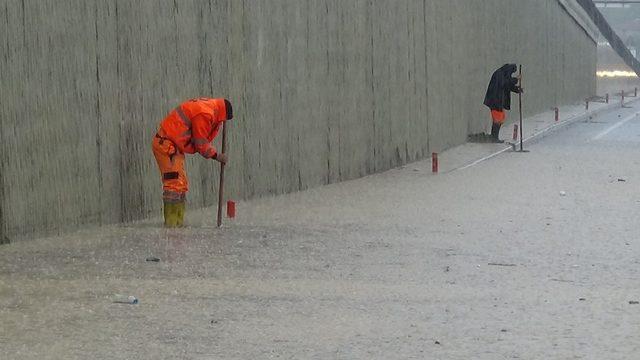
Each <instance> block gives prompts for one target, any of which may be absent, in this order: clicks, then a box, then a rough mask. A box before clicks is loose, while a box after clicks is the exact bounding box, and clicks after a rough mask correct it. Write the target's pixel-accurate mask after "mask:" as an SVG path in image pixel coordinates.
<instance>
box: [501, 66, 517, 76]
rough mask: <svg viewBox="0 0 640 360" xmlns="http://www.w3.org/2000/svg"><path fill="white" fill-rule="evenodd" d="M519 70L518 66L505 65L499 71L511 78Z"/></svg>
mask: <svg viewBox="0 0 640 360" xmlns="http://www.w3.org/2000/svg"><path fill="white" fill-rule="evenodd" d="M517 70H518V66H517V65H516V64H504V65H502V67H501V68H500V69H498V71H501V72H502V73H503V74H504V76H510V75H511V74H513V73H514V72H516V71H517Z"/></svg>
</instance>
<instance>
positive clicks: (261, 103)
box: [0, 0, 596, 238]
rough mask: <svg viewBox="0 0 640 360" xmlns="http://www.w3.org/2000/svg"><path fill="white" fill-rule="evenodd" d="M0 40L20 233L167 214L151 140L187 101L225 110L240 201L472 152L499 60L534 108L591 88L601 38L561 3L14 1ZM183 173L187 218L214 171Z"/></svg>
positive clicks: (2, 177)
mask: <svg viewBox="0 0 640 360" xmlns="http://www.w3.org/2000/svg"><path fill="white" fill-rule="evenodd" d="M566 2H567V1H566V0H563V3H566ZM0 41H2V43H0V46H2V49H3V50H2V56H0V121H1V123H0V125H1V127H0V129H1V130H0V136H1V143H0V146H1V147H2V153H1V157H2V158H1V161H0V185H2V186H1V188H2V192H1V195H0V203H1V206H0V221H1V222H2V229H3V231H4V232H5V234H8V235H9V236H10V237H13V238H15V237H19V236H21V235H26V234H31V233H34V232H48V231H63V230H67V229H72V228H75V227H77V226H80V225H84V224H105V223H116V222H122V221H130V220H134V219H139V218H143V217H146V216H149V215H150V214H154V215H159V214H160V209H161V198H160V194H161V188H160V186H161V184H160V180H159V175H158V174H157V169H156V165H155V162H154V159H153V155H152V153H151V151H150V142H151V139H152V137H153V135H154V133H155V131H156V129H157V124H158V122H159V121H160V120H161V119H162V118H163V116H164V115H165V114H166V113H167V112H168V111H169V110H170V109H172V108H173V107H174V106H175V105H176V104H177V103H178V102H179V101H180V100H182V99H186V98H190V97H197V96H216V97H218V96H224V97H228V98H230V99H231V100H232V102H233V103H234V104H235V108H236V111H235V112H236V114H237V121H235V122H234V123H233V124H232V125H231V126H230V128H229V135H230V149H231V154H230V155H231V159H232V165H231V166H230V167H229V172H228V191H229V195H230V196H231V197H233V198H236V199H238V198H249V197H256V196H263V195H269V194H278V193H284V192H291V191H297V190H300V189H306V188H309V187H313V186H318V185H322V184H327V183H332V182H337V181H342V180H347V179H352V178H356V177H360V176H363V175H366V174H370V173H374V172H379V171H383V170H386V169H389V168H392V167H395V166H398V165H401V164H404V163H407V162H411V161H415V160H418V159H421V158H424V157H425V156H427V155H428V154H430V152H432V151H441V150H443V149H446V148H448V147H451V146H454V145H456V144H460V143H462V142H464V141H465V139H466V136H467V134H469V133H473V132H479V131H482V130H484V129H486V128H487V127H488V126H489V122H490V120H489V117H488V111H487V109H486V108H484V107H483V105H482V100H483V96H484V91H485V89H486V85H487V82H488V80H489V77H490V75H491V73H492V71H493V70H494V69H495V68H497V67H499V66H501V65H502V64H503V63H505V62H517V63H522V64H524V71H525V83H524V85H525V87H526V91H527V93H526V98H525V99H526V102H525V106H526V107H525V113H526V114H533V113H536V112H539V111H543V110H547V109H548V108H550V107H552V106H555V105H556V104H566V103H571V102H575V101H580V100H581V99H583V98H584V97H586V96H588V95H591V94H593V93H594V92H595V74H594V73H595V68H596V46H595V43H594V41H593V40H592V38H591V37H590V36H589V35H588V34H587V32H586V31H585V29H584V28H583V27H581V26H580V25H579V23H578V22H577V21H576V20H575V19H574V18H572V17H571V16H570V15H569V14H568V12H567V11H565V9H564V7H563V5H561V4H560V3H559V1H558V0H527V1H513V0H482V1H480V0H471V1H469V0H437V1H436V0H430V1H427V0H406V1H405V0H401V1H391V0H388V1H382V0H375V1H374V0H306V1H304V0H271V1H267V0H262V1H259V0H245V1H235V0H210V1H206V0H184V1H154V0H144V1H143V0H104V1H95V2H93V1H83V0H57V1H53V0H24V1H17V0H8V1H6V2H5V3H4V5H3V6H0ZM514 115H515V114H514ZM187 171H188V173H189V176H190V180H191V191H190V194H189V201H190V206H191V207H199V206H204V205H210V204H212V203H214V202H215V198H216V191H215V188H216V179H217V176H218V173H217V165H216V164H215V163H214V162H211V161H205V160H203V159H202V158H199V157H192V158H191V159H190V160H189V161H188V168H187Z"/></svg>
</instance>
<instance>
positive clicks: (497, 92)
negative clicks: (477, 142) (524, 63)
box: [484, 64, 522, 143]
mask: <svg viewBox="0 0 640 360" xmlns="http://www.w3.org/2000/svg"><path fill="white" fill-rule="evenodd" d="M517 68H518V67H517V66H516V64H504V65H503V66H502V67H501V68H500V69H498V70H496V71H495V72H494V73H493V75H492V76H491V81H490V82H489V87H488V88H487V94H486V95H485V97H484V104H485V105H486V106H487V107H488V108H489V109H491V119H492V120H493V121H492V126H491V141H493V142H496V143H500V142H503V141H501V140H500V138H499V137H498V135H499V133H500V127H501V126H502V124H504V121H505V120H506V119H507V113H506V112H505V110H511V92H514V93H516V94H519V93H521V92H522V88H520V87H519V86H518V80H519V77H513V76H512V75H513V73H514V72H516V70H517Z"/></svg>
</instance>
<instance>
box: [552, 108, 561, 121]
mask: <svg viewBox="0 0 640 360" xmlns="http://www.w3.org/2000/svg"><path fill="white" fill-rule="evenodd" d="M553 110H554V111H555V113H556V121H558V120H560V109H558V107H557V106H556V108H555V109H553Z"/></svg>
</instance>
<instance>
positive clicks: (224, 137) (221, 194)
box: [218, 121, 227, 227]
mask: <svg viewBox="0 0 640 360" xmlns="http://www.w3.org/2000/svg"><path fill="white" fill-rule="evenodd" d="M226 123H227V122H226V121H224V122H222V148H221V149H222V150H221V151H222V153H223V154H226V153H227V127H226V125H225V124H226ZM224 165H225V164H224V163H220V186H218V227H220V226H222V202H223V201H224Z"/></svg>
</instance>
